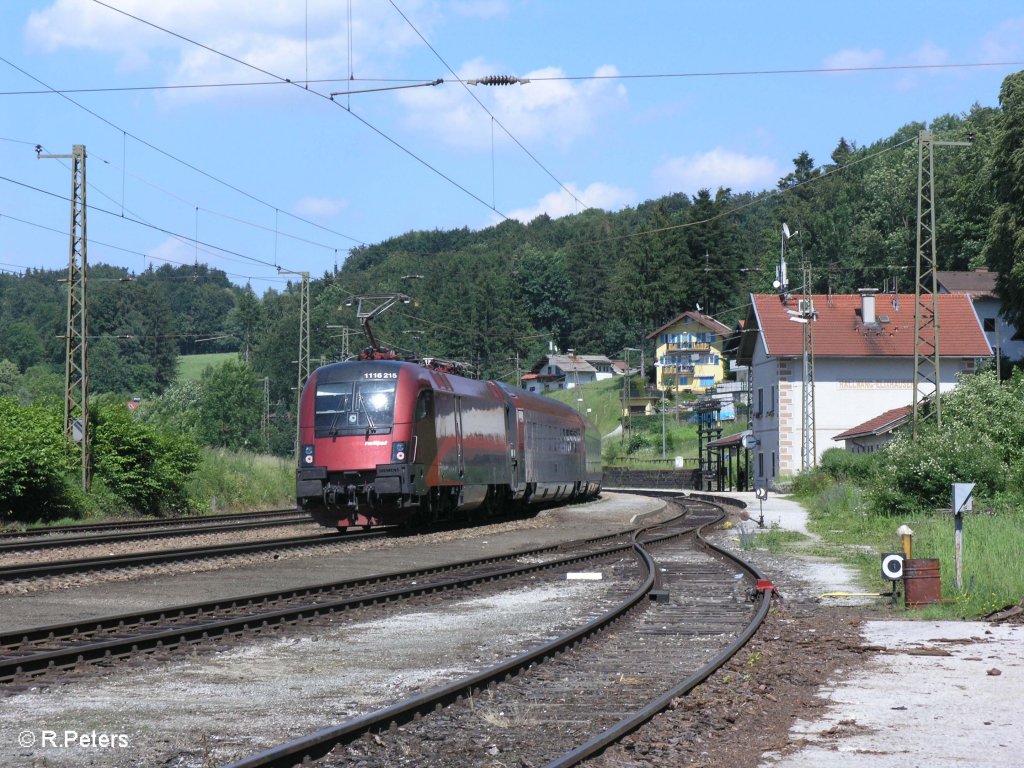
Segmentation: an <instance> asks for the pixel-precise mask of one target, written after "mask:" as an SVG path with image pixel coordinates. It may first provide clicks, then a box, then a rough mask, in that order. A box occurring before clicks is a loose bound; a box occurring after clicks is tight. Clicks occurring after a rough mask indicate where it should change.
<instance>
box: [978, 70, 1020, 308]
mask: <svg viewBox="0 0 1024 768" xmlns="http://www.w3.org/2000/svg"><path fill="white" fill-rule="evenodd" d="M999 104H1000V106H1001V107H1002V114H1001V116H1000V117H999V119H998V120H997V121H996V139H995V147H994V150H993V154H992V181H993V182H994V184H995V197H996V209H995V213H994V214H993V216H992V223H991V225H990V226H989V231H988V238H987V239H986V241H985V246H984V249H983V252H982V256H983V258H984V259H985V261H986V262H987V263H988V265H989V266H990V267H991V268H993V269H994V270H995V271H996V272H997V273H998V276H997V278H996V292H997V294H998V295H999V297H1000V298H1001V299H1002V301H1003V314H1004V316H1005V317H1006V319H1007V320H1008V321H1010V322H1011V323H1013V324H1014V325H1017V326H1021V325H1024V72H1017V73H1015V74H1012V75H1010V76H1009V77H1007V78H1006V79H1005V80H1003V85H1002V88H1001V89H1000V91H999Z"/></svg>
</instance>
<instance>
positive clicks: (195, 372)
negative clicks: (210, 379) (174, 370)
mask: <svg viewBox="0 0 1024 768" xmlns="http://www.w3.org/2000/svg"><path fill="white" fill-rule="evenodd" d="M237 357H238V353H237V352H215V353H213V354H209V355H180V356H179V357H178V381H198V380H199V378H200V377H202V375H203V371H205V370H206V369H207V367H208V366H218V365H220V364H221V363H224V362H226V361H228V360H233V359H235V358H237Z"/></svg>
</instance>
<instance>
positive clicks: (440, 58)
mask: <svg viewBox="0 0 1024 768" xmlns="http://www.w3.org/2000/svg"><path fill="white" fill-rule="evenodd" d="M388 1H389V2H390V3H391V7H392V8H394V9H395V11H397V12H398V15H399V16H401V17H402V18H403V19H404V20H405V23H406V24H408V25H409V26H410V27H411V28H412V31H413V32H415V33H416V35H417V36H418V37H419V38H420V40H422V41H423V44H424V45H425V46H427V48H429V49H430V52H431V53H433V54H434V56H436V57H437V60H438V61H440V62H441V63H442V64H444V66H445V69H447V70H448V71H449V72H451V73H452V76H453V77H455V78H458V74H456V72H455V70H454V69H452V67H451V65H450V64H449V63H448V62H447V61H445V59H444V57H443V56H442V55H441V54H440V53H438V51H437V49H436V48H434V46H433V45H431V43H430V41H429V40H427V38H426V37H424V35H423V33H422V32H420V31H419V29H417V28H416V25H415V24H413V23H412V21H411V20H410V19H409V17H408V16H406V15H405V13H404V12H403V11H402V9H401V8H399V7H398V5H397V4H396V3H395V0H388ZM459 82H460V83H461V84H462V87H463V88H464V89H465V90H466V92H467V93H468V94H469V95H470V96H471V97H472V98H473V101H475V102H476V103H477V104H478V105H480V108H481V109H482V110H483V111H484V112H486V113H487V114H488V115H489V116H490V118H491V121H492V123H495V124H497V125H498V127H499V128H501V130H503V131H504V132H505V134H506V135H507V136H508V137H509V138H510V139H512V141H514V142H515V143H516V145H517V146H518V147H519V148H520V149H521V150H523V152H525V153H526V156H527V157H529V158H530V159H531V160H533V162H534V163H536V164H537V167H538V168H540V169H541V170H542V171H544V173H546V174H547V175H548V176H550V177H551V179H552V181H554V182H555V183H556V184H557V185H558V186H560V187H561V188H562V189H563V190H565V192H566V193H567V194H568V195H569V196H570V197H572V199H573V200H575V201H576V202H577V203H578V204H579V205H582V206H583V207H584V208H589V207H590V206H589V205H587V204H586V203H584V202H583V201H582V200H580V199H579V197H577V196H576V194H575V193H574V192H573V191H572V190H571V189H569V188H568V187H567V186H565V184H563V183H562V182H561V181H560V180H559V179H558V178H557V177H556V176H555V175H554V174H553V173H552V172H551V171H550V170H548V168H547V167H546V166H545V165H544V164H543V163H542V162H541V161H540V160H538V159H537V157H536V156H535V155H534V154H533V153H532V152H530V150H528V149H527V148H526V147H525V146H523V143H522V142H521V141H519V139H517V138H516V137H515V136H514V135H513V134H512V132H511V131H510V130H509V129H508V128H506V127H505V126H504V124H502V122H501V120H499V119H498V118H496V117H495V116H494V114H493V113H492V112H491V110H489V109H488V108H487V106H486V105H485V104H484V103H483V102H482V101H480V99H479V98H477V95H476V94H475V93H473V89H472V88H470V87H469V85H468V83H467V82H466V81H462V80H460V81H459ZM492 151H493V150H492Z"/></svg>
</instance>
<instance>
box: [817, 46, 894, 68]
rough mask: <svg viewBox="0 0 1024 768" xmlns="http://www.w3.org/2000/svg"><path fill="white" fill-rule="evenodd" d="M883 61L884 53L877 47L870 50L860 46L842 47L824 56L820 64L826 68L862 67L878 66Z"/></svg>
mask: <svg viewBox="0 0 1024 768" xmlns="http://www.w3.org/2000/svg"><path fill="white" fill-rule="evenodd" d="M884 63H885V54H884V53H883V52H882V50H881V49H879V48H872V49H871V50H870V51H866V50H863V49H861V48H844V49H843V50H841V51H836V52H835V53H833V54H832V55H831V56H826V57H825V61H824V62H823V63H822V66H824V67H826V68H827V69H862V68H864V67H878V66H881V65H883V64H884Z"/></svg>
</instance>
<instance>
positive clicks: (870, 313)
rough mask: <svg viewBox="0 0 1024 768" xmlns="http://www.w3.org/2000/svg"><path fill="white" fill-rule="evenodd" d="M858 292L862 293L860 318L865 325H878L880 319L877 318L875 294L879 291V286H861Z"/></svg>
mask: <svg viewBox="0 0 1024 768" xmlns="http://www.w3.org/2000/svg"><path fill="white" fill-rule="evenodd" d="M857 293H859V294H860V319H861V321H862V322H863V323H864V325H876V324H877V323H878V321H877V320H876V319H875V294H876V293H878V289H877V288H860V289H858V291H857Z"/></svg>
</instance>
